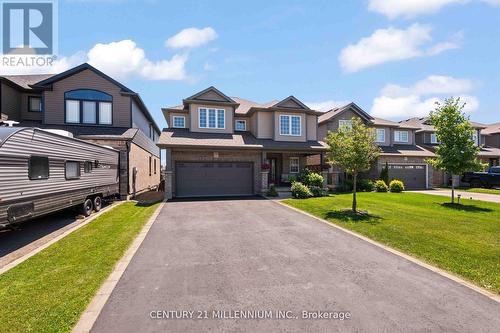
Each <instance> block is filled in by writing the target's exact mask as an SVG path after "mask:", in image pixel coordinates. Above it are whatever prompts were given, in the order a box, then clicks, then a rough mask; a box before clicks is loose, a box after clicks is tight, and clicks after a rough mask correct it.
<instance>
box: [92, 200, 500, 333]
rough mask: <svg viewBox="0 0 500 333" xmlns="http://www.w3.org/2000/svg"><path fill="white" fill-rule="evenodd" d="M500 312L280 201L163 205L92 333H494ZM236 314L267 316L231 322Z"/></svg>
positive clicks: (456, 286)
mask: <svg viewBox="0 0 500 333" xmlns="http://www.w3.org/2000/svg"><path fill="white" fill-rule="evenodd" d="M247 310H249V311H254V312H251V313H250V314H249V313H248V312H243V311H247ZM172 311H194V313H193V314H192V316H194V317H198V316H199V315H200V314H201V317H202V318H199V319H186V318H184V319H166V318H165V317H167V316H169V315H174V316H183V315H184V316H185V317H188V318H189V317H190V316H191V313H190V312H176V313H173V312H172ZM198 311H201V312H198ZM204 311H206V312H204ZM213 311H215V312H213ZM222 311H225V312H222ZM236 311H242V312H236ZM255 311H261V312H255ZM264 311H265V312H264ZM275 311H282V312H280V314H281V315H282V316H285V317H288V318H287V319H276V316H277V314H276V312H275ZM287 311H288V312H287ZM303 311H310V312H311V313H314V312H315V311H327V312H329V313H330V316H332V317H335V313H337V315H339V314H338V312H339V311H343V312H349V314H350V316H351V318H350V319H345V320H339V319H313V318H309V319H303V318H302V315H303ZM316 313H317V312H316ZM499 313H500V304H499V303H496V302H495V301H493V300H491V299H490V298H488V297H486V296H484V295H481V294H479V293H477V292H475V291H473V290H471V289H469V288H467V287H464V286H462V285H460V284H458V283H456V282H453V281H451V280H449V279H447V278H445V277H442V276H441V275H439V274H437V273H434V272H431V271H429V270H427V269H425V268H422V267H420V266H418V265H416V264H414V263H412V262H409V261H407V260H405V259H403V258H401V257H399V256H396V255H394V254H392V253H390V252H387V251H385V250H383V249H381V248H379V247H376V246H374V245H372V244H370V243H368V242H365V241H363V240H360V239H358V238H356V237H354V236H351V235H349V234H347V233H344V232H343V231H341V230H338V229H336V228H332V227H330V226H328V225H326V224H324V223H321V222H318V221H317V220H315V219H313V218H310V217H308V216H306V215H303V214H301V213H299V212H296V211H294V210H292V209H289V208H287V207H283V206H281V205H279V204H278V203H275V202H271V201H267V200H257V199H256V200H223V201H185V202H169V203H167V204H166V205H165V206H164V208H163V210H162V212H161V213H160V215H159V216H158V219H157V220H156V222H155V223H154V224H153V226H152V228H151V229H150V231H149V233H148V235H147V237H146V239H145V240H144V242H143V243H142V245H141V247H140V248H139V250H138V252H137V253H136V255H135V256H134V258H133V259H132V261H131V262H130V265H129V266H128V268H127V270H126V271H125V273H124V275H123V276H122V278H121V280H120V281H119V282H118V285H117V287H116V288H115V290H114V291H113V293H112V295H111V297H110V299H109V300H108V302H107V303H106V305H105V306H104V309H103V311H102V312H101V314H100V316H99V318H98V319H97V322H96V323H95V325H94V327H93V331H94V332H159V331H165V332H207V331H215V332H220V331H223V332H229V331H230V332H235V331H236V332H249V331H250V332H278V331H281V332H336V331H338V332H340V331H342V332H345V331H356V332H360V331H363V332H381V331H385V332H395V331H398V332H401V331H406V332H415V331H420V332H423V331H448V332H493V331H496V330H497V329H498V327H500V317H499V316H498V314H499ZM242 314H247V316H248V315H251V314H253V315H254V316H259V314H260V316H268V315H269V314H271V318H268V319H259V320H256V319H241V318H240V319H231V318H235V317H238V316H240V317H241V315H242ZM214 315H215V316H219V317H220V318H213V317H214ZM340 315H341V314H340ZM344 315H345V313H344ZM311 316H312V317H314V316H315V315H314V314H312V315H311ZM316 316H317V315H316ZM341 316H342V315H341ZM152 317H155V318H152ZM158 317H161V319H158ZM205 317H206V319H205ZM296 317H298V318H297V319H296Z"/></svg>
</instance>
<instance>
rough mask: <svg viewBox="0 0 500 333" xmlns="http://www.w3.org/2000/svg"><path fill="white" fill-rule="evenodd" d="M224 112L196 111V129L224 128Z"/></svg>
mask: <svg viewBox="0 0 500 333" xmlns="http://www.w3.org/2000/svg"><path fill="white" fill-rule="evenodd" d="M225 123H226V110H224V109H209V108H199V109H198V127H199V128H213V129H225V128H226V124H225Z"/></svg>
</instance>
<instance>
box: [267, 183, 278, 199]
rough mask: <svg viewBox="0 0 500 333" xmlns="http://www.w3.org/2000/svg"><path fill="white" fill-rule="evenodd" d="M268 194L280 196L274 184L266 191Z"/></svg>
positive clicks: (269, 195)
mask: <svg viewBox="0 0 500 333" xmlns="http://www.w3.org/2000/svg"><path fill="white" fill-rule="evenodd" d="M266 196H268V197H277V196H279V194H278V191H276V187H275V186H274V185H271V186H270V187H269V189H268V190H267V192H266Z"/></svg>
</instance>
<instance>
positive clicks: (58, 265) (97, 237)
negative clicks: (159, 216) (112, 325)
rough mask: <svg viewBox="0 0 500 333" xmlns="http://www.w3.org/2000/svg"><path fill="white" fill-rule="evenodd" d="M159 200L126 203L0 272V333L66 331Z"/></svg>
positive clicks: (69, 328)
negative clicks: (8, 269)
mask: <svg viewBox="0 0 500 333" xmlns="http://www.w3.org/2000/svg"><path fill="white" fill-rule="evenodd" d="M157 207H158V204H155V205H150V206H139V205H136V204H134V203H124V204H122V205H120V206H118V207H116V208H113V209H111V210H110V211H108V212H105V213H104V214H102V215H101V216H99V217H98V218H96V219H95V220H93V221H92V222H90V223H89V224H87V225H85V226H84V227H82V228H80V229H79V230H77V231H75V232H73V233H72V234H70V235H68V236H66V237H65V238H63V239H62V240H60V241H58V242H57V243H55V244H53V245H51V246H50V247H48V248H47V249H45V250H43V251H42V252H40V253H38V254H36V255H35V256H33V257H31V258H30V259H28V260H26V261H25V262H23V263H21V264H20V265H18V266H16V267H15V268H13V269H11V270H10V271H7V272H6V273H4V274H2V275H0V332H30V331H31V332H69V331H71V329H72V327H73V326H74V325H75V324H76V323H77V321H78V319H79V317H80V315H81V313H82V312H83V311H84V310H85V309H86V307H87V305H88V304H89V303H90V301H91V299H92V297H93V296H94V294H95V293H96V292H97V290H98V289H99V287H100V286H101V284H102V283H103V282H104V281H105V280H106V278H107V277H108V275H109V274H110V273H111V272H112V270H113V267H114V265H115V263H116V262H117V261H118V260H119V259H120V258H121V257H122V256H123V254H124V253H125V251H126V250H127V248H128V247H129V245H130V244H131V243H132V241H133V240H134V238H135V237H136V236H137V234H138V233H139V231H140V230H141V228H142V226H143V225H144V224H145V222H146V221H147V220H148V218H149V217H150V216H151V215H152V214H153V212H154V210H155V209H156V208H157Z"/></svg>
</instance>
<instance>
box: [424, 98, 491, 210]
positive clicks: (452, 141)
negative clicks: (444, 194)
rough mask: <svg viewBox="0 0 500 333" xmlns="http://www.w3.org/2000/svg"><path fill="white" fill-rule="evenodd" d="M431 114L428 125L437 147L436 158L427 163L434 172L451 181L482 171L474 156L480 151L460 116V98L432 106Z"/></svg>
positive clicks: (469, 127) (462, 117) (472, 132)
mask: <svg viewBox="0 0 500 333" xmlns="http://www.w3.org/2000/svg"><path fill="white" fill-rule="evenodd" d="M436 105H437V106H436V109H435V110H434V111H432V112H431V124H432V125H433V126H434V128H435V129H436V136H437V139H438V141H439V145H438V146H437V148H436V157H435V158H432V159H428V160H427V162H428V163H429V164H431V165H432V166H433V167H434V168H436V169H440V170H444V171H446V172H447V173H449V174H450V175H452V177H453V176H454V175H461V174H462V173H464V172H466V171H477V170H481V169H483V168H484V165H483V164H482V163H481V162H479V161H478V159H477V154H478V153H479V151H480V150H481V148H480V147H479V146H478V145H477V144H476V142H474V139H473V134H474V129H473V128H472V126H471V124H470V122H469V119H468V118H467V117H466V116H465V114H464V113H463V111H462V110H463V108H464V106H465V103H461V102H460V98H453V97H452V98H448V99H445V101H444V103H439V102H437V103H436ZM451 203H455V185H454V182H453V179H452V182H451Z"/></svg>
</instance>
